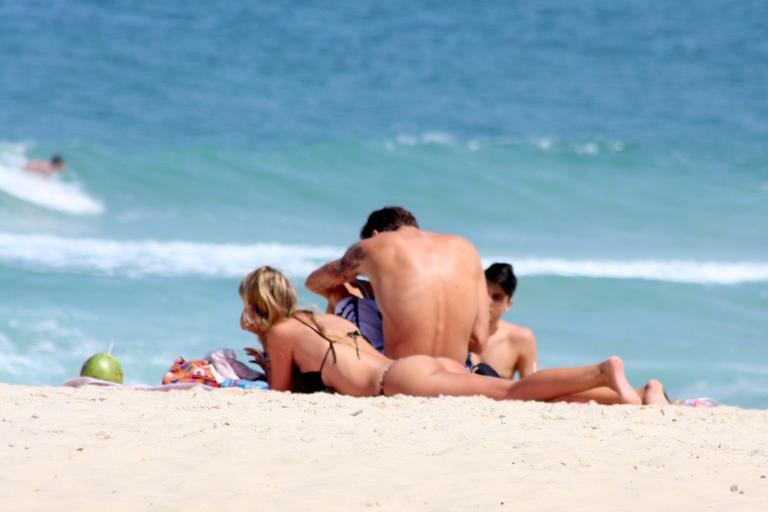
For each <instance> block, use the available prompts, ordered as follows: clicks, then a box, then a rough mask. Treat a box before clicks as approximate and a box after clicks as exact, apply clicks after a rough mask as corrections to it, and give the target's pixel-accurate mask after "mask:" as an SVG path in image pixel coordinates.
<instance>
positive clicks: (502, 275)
mask: <svg viewBox="0 0 768 512" xmlns="http://www.w3.org/2000/svg"><path fill="white" fill-rule="evenodd" d="M485 280H486V281H489V282H491V283H497V284H498V285H499V286H501V289H502V290H504V293H506V294H507V295H508V296H509V297H512V294H513V293H515V288H517V277H515V271H514V270H513V269H512V265H510V264H509V263H494V264H493V265H491V266H490V267H488V268H487V269H485Z"/></svg>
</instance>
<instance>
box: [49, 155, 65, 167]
mask: <svg viewBox="0 0 768 512" xmlns="http://www.w3.org/2000/svg"><path fill="white" fill-rule="evenodd" d="M64 164H65V162H64V159H63V158H62V157H61V155H53V156H52V157H51V167H53V168H54V169H63V168H64Z"/></svg>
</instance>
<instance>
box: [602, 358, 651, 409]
mask: <svg viewBox="0 0 768 512" xmlns="http://www.w3.org/2000/svg"><path fill="white" fill-rule="evenodd" d="M600 370H601V371H602V372H603V373H604V374H605V375H606V376H607V377H608V381H609V383H610V386H611V387H612V388H613V389H614V391H616V392H617V393H618V394H619V399H620V400H621V403H623V404H633V405H641V404H642V403H643V401H642V400H640V395H638V394H637V391H635V390H634V389H633V388H632V386H631V385H630V384H629V381H628V380H627V377H626V375H624V362H623V361H622V360H621V358H620V357H618V356H611V357H609V358H608V359H607V360H606V361H605V362H603V363H600Z"/></svg>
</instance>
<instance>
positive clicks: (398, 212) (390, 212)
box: [360, 206, 419, 239]
mask: <svg viewBox="0 0 768 512" xmlns="http://www.w3.org/2000/svg"><path fill="white" fill-rule="evenodd" d="M402 226H412V227H414V228H418V227H419V223H418V222H416V217H414V216H413V214H412V213H411V212H409V211H408V210H406V209H405V208H401V207H400V206H385V207H384V208H382V209H380V210H375V211H373V212H371V214H370V215H369V216H368V220H367V221H366V223H365V226H363V229H361V230H360V238H361V239H366V238H371V237H372V236H373V235H374V234H375V233H374V232H376V233H382V232H384V231H397V230H398V229H400V227H402Z"/></svg>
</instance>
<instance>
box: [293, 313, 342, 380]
mask: <svg viewBox="0 0 768 512" xmlns="http://www.w3.org/2000/svg"><path fill="white" fill-rule="evenodd" d="M293 318H295V319H296V320H298V321H299V322H301V323H302V324H304V325H306V326H307V327H309V328H310V329H312V330H313V331H315V332H316V333H317V334H319V335H320V336H321V337H322V338H323V339H324V340H325V341H327V342H328V350H326V351H325V355H324V356H323V362H322V363H320V369H319V370H318V371H319V372H322V371H323V367H324V366H325V361H326V360H327V359H328V354H329V353H331V354H333V364H336V362H337V358H336V349H335V348H334V346H333V344H334V341H333V340H331V339H328V337H327V336H326V335H325V334H323V333H322V332H320V329H318V328H317V327H315V326H313V325H310V324H309V323H307V322H305V321H304V320H302V319H301V318H299V317H297V316H294V317H293Z"/></svg>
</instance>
